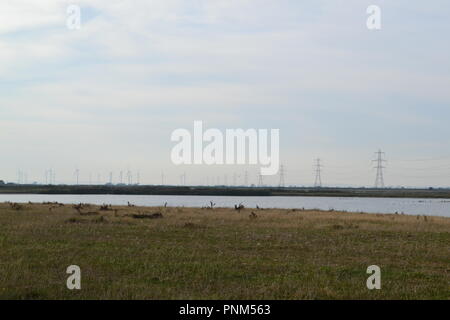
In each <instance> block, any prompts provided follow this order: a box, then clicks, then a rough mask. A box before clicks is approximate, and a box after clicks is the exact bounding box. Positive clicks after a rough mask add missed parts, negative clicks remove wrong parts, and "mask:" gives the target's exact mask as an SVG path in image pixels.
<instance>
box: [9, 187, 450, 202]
mask: <svg viewBox="0 0 450 320" xmlns="http://www.w3.org/2000/svg"><path fill="white" fill-rule="evenodd" d="M1 193H3V194H7V193H9V194H19V193H20V194H121V195H204V196H317V197H319V196H320V197H382V198H386V197H387V198H446V199H450V189H432V188H429V189H407V188H401V189H390V188H386V189H371V188H275V187H263V188H260V187H202V186H198V187H196V186H192V187H188V186H137V185H133V186H128V185H17V184H4V185H1V184H0V194H1Z"/></svg>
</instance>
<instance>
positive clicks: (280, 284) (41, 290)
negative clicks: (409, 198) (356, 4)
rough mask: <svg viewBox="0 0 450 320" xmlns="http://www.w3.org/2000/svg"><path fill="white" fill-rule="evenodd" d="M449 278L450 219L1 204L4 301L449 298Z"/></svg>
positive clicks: (0, 269) (1, 291)
mask: <svg viewBox="0 0 450 320" xmlns="http://www.w3.org/2000/svg"><path fill="white" fill-rule="evenodd" d="M252 212H254V215H252ZM154 213H161V214H162V217H161V216H159V215H156V216H155V217H153V218H150V217H149V215H150V214H154ZM69 265H78V266H80V267H81V273H82V275H81V276H82V280H81V286H82V289H81V290H74V291H71V290H68V289H67V288H66V279H67V277H68V276H69V275H67V274H66V268H67V267H68V266H69ZM369 265H378V266H380V267H381V272H382V275H381V282H382V289H381V290H368V289H367V287H366V279H367V277H368V276H369V275H367V274H366V269H367V267H368V266H369ZM449 283H450V219H449V218H438V217H427V218H425V217H424V216H420V217H419V216H407V215H379V214H363V213H345V212H317V211H301V210H296V211H294V210H254V209H253V210H250V209H244V210H241V211H240V212H238V211H236V210H234V209H221V208H217V209H200V208H199V209H193V208H141V207H112V208H108V210H100V207H98V206H83V207H82V208H79V209H75V208H74V207H73V206H72V205H65V206H60V205H55V204H45V205H44V204H23V205H12V204H7V203H3V204H0V299H449V298H450V287H449Z"/></svg>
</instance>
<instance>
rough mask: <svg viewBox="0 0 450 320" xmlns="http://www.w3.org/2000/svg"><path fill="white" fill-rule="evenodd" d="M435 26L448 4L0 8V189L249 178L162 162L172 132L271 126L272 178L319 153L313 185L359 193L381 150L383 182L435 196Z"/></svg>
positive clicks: (443, 89)
mask: <svg viewBox="0 0 450 320" xmlns="http://www.w3.org/2000/svg"><path fill="white" fill-rule="evenodd" d="M69 5H78V6H79V7H80V8H81V28H80V29H75V30H72V29H69V28H68V27H67V19H68V17H69V14H68V13H67V8H68V6H69ZM370 5H377V6H379V7H380V9H381V29H380V30H369V29H368V28H367V26H366V20H367V18H368V16H369V15H368V14H367V12H366V9H367V7H368V6H370ZM449 17H450V3H449V2H448V1H447V0H431V1H414V2H412V1H406V0H396V1H383V0H369V1H366V0H345V1H344V0H335V1H332V0H314V1H313V0H307V1H298V0H277V1H273V0H272V1H268V0H193V1H185V0H184V1H183V0H153V1H148V0H146V1H143V0H134V1H119V0H85V1H84V0H80V1H77V0H71V1H65V0H39V1H32V0H27V1H25V0H2V1H1V2H0V22H1V23H0V144H1V160H0V162H1V166H0V180H1V179H3V180H5V181H12V182H15V181H17V180H18V172H19V171H21V172H23V174H24V176H25V175H26V180H27V182H34V181H36V182H39V183H41V182H43V181H44V179H45V178H44V176H45V172H46V170H48V169H50V168H52V169H53V171H54V172H55V174H56V177H55V178H56V182H57V183H74V182H75V176H74V172H75V170H76V169H79V172H80V182H82V183H89V182H91V183H96V182H98V181H99V182H102V183H104V182H107V181H108V180H109V173H110V172H113V182H118V179H119V172H120V171H123V172H126V171H128V170H130V171H132V172H133V174H134V179H135V180H134V181H136V179H137V173H138V172H139V176H140V183H141V184H144V183H145V184H147V183H148V184H159V183H161V174H162V173H164V183H167V184H179V183H180V175H182V174H184V173H186V177H187V178H186V181H187V184H206V183H208V184H224V183H225V182H227V183H228V184H232V183H234V178H233V177H234V176H236V178H235V180H236V183H237V184H242V183H243V179H244V178H243V177H244V172H245V171H248V173H249V183H254V184H256V183H257V182H258V181H257V173H258V167H255V166H206V165H195V166H187V165H181V166H176V165H174V164H173V163H172V162H171V158H170V153H171V149H172V148H173V146H174V145H175V144H174V142H172V141H171V140H170V136H171V133H172V132H173V131H174V130H176V129H178V128H186V129H189V130H192V129H193V122H194V121H195V120H201V121H203V123H204V126H205V127H206V128H218V129H220V130H225V129H233V128H243V129H248V128H256V129H258V128H262V129H275V128H279V129H280V145H281V149H280V153H281V155H280V157H281V159H280V161H281V162H282V163H283V164H284V166H285V181H286V185H299V186H300V185H312V184H313V183H314V178H315V173H314V159H316V158H321V159H322V163H323V165H324V167H323V168H322V180H323V183H324V185H329V186H372V185H373V184H374V182H375V174H376V170H375V169H374V168H373V167H374V163H373V162H372V160H373V159H375V154H374V153H375V152H376V151H377V150H379V149H381V150H383V151H384V152H385V153H386V154H385V158H386V160H387V163H386V170H385V183H386V185H387V186H407V187H416V186H417V187H428V186H434V187H438V186H442V187H448V186H450V148H449V146H450V143H449V136H450V126H449V120H450V59H449V52H450V41H448V34H450V18H449ZM22 179H24V178H22ZM278 181H279V177H278V176H273V177H266V178H265V181H264V183H265V184H268V185H277V183H278Z"/></svg>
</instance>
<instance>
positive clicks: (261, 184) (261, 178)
mask: <svg viewBox="0 0 450 320" xmlns="http://www.w3.org/2000/svg"><path fill="white" fill-rule="evenodd" d="M262 186H264V182H263V176H262V174H261V173H259V174H258V187H262Z"/></svg>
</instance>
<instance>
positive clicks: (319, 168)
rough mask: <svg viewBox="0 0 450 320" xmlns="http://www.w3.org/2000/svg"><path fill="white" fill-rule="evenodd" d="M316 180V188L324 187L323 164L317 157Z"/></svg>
mask: <svg viewBox="0 0 450 320" xmlns="http://www.w3.org/2000/svg"><path fill="white" fill-rule="evenodd" d="M315 167H316V170H315V171H316V180H315V181H314V187H315V188H321V187H322V167H323V166H322V165H321V164H320V159H316V164H315Z"/></svg>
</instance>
